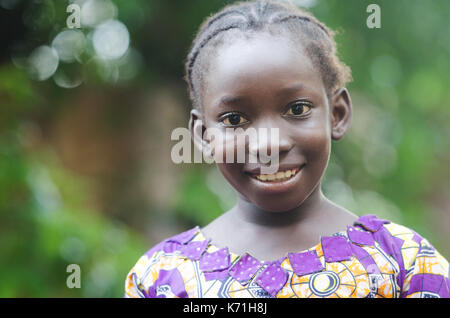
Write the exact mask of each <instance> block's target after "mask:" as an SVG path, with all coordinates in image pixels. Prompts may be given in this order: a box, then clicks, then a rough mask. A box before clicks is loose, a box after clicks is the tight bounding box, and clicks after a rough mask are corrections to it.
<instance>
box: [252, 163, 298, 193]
mask: <svg viewBox="0 0 450 318" xmlns="http://www.w3.org/2000/svg"><path fill="white" fill-rule="evenodd" d="M305 165H306V164H303V165H301V166H297V167H294V168H290V169H284V170H283V169H279V170H278V172H277V173H274V174H271V175H270V174H269V175H260V174H249V177H250V180H251V182H252V183H253V184H254V185H255V186H256V187H257V188H258V189H260V190H261V191H264V192H272V193H278V192H285V191H288V190H289V189H290V188H291V187H293V186H294V185H295V184H296V183H297V181H298V180H299V179H300V177H301V175H302V171H303V167H304V166H305Z"/></svg>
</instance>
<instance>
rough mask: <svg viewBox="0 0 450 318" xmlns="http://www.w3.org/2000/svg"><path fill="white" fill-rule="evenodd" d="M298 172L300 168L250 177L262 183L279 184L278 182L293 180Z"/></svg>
mask: <svg viewBox="0 0 450 318" xmlns="http://www.w3.org/2000/svg"><path fill="white" fill-rule="evenodd" d="M298 171H300V168H294V169H290V170H284V171H278V172H276V173H270V174H257V175H252V177H253V178H256V179H258V180H259V181H263V182H280V181H286V180H289V179H291V178H293V177H294V176H295V175H296V174H297V172H298Z"/></svg>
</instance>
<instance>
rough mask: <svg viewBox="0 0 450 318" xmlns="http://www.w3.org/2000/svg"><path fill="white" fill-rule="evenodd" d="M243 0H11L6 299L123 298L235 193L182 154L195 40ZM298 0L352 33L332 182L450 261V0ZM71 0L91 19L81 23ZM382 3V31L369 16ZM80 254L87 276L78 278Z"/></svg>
mask: <svg viewBox="0 0 450 318" xmlns="http://www.w3.org/2000/svg"><path fill="white" fill-rule="evenodd" d="M230 2H233V1H224V0H220V1H219V0H189V1H187V0H150V1H148V0H137V1H128V0H77V1H65V0H30V1H22V0H0V27H1V30H0V34H1V44H0V45H1V49H0V296H1V297H122V296H123V292H124V280H125V276H126V274H127V272H128V271H129V269H130V268H131V267H132V266H133V265H134V263H135V262H136V261H137V259H138V257H139V256H141V255H142V254H143V253H144V252H145V251H146V250H148V249H149V248H150V247H151V246H153V245H154V244H155V243H157V242H158V241H160V240H162V239H164V238H166V237H168V236H171V235H174V234H176V233H178V232H181V231H183V230H186V229H188V228H191V227H193V226H194V225H197V224H198V225H200V226H204V225H206V224H207V223H209V222H210V221H211V220H213V219H214V218H215V217H217V216H218V215H220V214H221V213H222V212H223V211H225V210H226V209H228V208H230V207H231V206H232V205H233V203H234V202H235V197H234V192H233V190H232V189H231V188H230V186H229V185H228V184H227V183H226V182H225V181H224V179H223V178H222V177H221V176H220V174H219V173H218V171H217V170H216V169H215V167H214V166H212V165H207V164H202V165H200V164H181V165H175V164H173V163H172V161H171V159H170V151H171V147H172V146H173V145H174V144H175V142H174V141H171V140H170V136H171V132H172V130H173V129H174V128H176V127H186V126H187V121H188V114H189V110H190V107H191V105H190V102H189V98H188V95H187V91H186V84H185V83H184V81H183V79H182V77H183V71H184V68H183V64H184V61H185V57H186V55H187V53H188V49H189V46H190V44H191V41H192V39H193V37H194V35H195V32H196V30H197V28H198V27H199V25H200V23H201V22H202V20H203V19H204V18H205V17H206V16H207V15H209V14H210V13H212V12H215V11H217V10H218V9H220V8H221V7H223V6H224V5H225V4H227V3H230ZM293 2H294V3H296V4H298V5H299V6H303V7H304V8H306V9H309V10H310V11H311V12H312V13H314V14H315V15H316V16H317V18H318V19H319V20H321V21H323V22H324V23H326V24H327V25H328V26H329V27H331V28H333V29H337V30H338V31H339V32H340V33H339V35H338V36H337V38H336V40H337V43H338V50H339V52H340V55H341V57H342V59H343V61H344V62H346V63H347V64H348V65H349V66H350V67H351V68H352V71H353V77H354V82H353V83H351V84H350V85H349V87H348V88H349V90H350V93H351V96H352V100H353V105H354V110H353V111H354V113H353V122H352V126H351V129H350V131H349V132H348V134H347V135H346V136H345V137H344V139H343V140H341V141H339V142H337V143H333V149H332V155H331V161H330V164H329V167H328V170H327V172H326V177H325V180H324V186H323V190H324V192H325V194H326V195H327V196H328V197H329V198H330V199H331V200H332V201H334V202H336V203H338V204H341V205H342V206H344V207H346V208H347V209H350V210H351V211H353V212H355V213H356V214H359V215H362V214H367V213H375V214H377V215H378V216H379V217H382V218H383V217H384V218H388V219H390V220H392V221H394V222H399V223H401V224H403V225H405V226H408V227H411V228H413V229H414V230H416V231H417V232H418V233H420V234H421V235H423V236H424V237H426V238H428V239H429V240H430V242H431V243H432V244H433V245H434V246H435V247H436V248H437V249H438V250H439V251H440V252H441V253H442V254H443V255H444V256H445V257H447V258H448V257H449V256H450V244H448V242H449V239H450V234H449V230H450V213H449V212H450V211H449V206H450V165H449V163H450V151H449V149H450V147H449V146H450V145H449V144H450V142H449V140H450V125H449V122H450V121H449V119H450V105H449V102H448V101H449V100H450V90H449V89H448V83H449V82H450V78H449V77H450V62H449V57H450V56H449V55H450V54H449V53H450V24H449V23H448V19H449V15H448V14H449V12H450V1H447V0H440V1H420V0H414V1H412V0H403V1H401V0H398V1H361V0H352V1H349V0H348V1H337V0H335V1H325V0H302V1H295V0H293ZM70 3H74V4H78V5H79V7H80V8H81V28H80V29H70V30H69V29H68V28H67V27H66V20H67V18H68V16H69V15H70V13H67V12H66V8H67V6H68V5H69V4H70ZM370 3H377V4H379V5H380V7H381V28H380V29H369V28H367V26H366V19H367V17H368V15H369V13H367V12H366V8H367V6H368V5H369V4H370ZM446 87H447V88H446ZM72 263H74V264H79V265H80V267H81V288H80V289H69V288H67V287H66V278H67V276H68V275H69V274H68V273H66V267H67V266H68V265H69V264H72Z"/></svg>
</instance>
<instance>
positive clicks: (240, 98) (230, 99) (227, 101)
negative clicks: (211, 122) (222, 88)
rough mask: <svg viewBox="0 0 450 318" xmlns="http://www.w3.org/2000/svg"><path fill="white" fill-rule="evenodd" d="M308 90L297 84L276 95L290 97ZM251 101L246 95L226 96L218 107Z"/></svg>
mask: <svg viewBox="0 0 450 318" xmlns="http://www.w3.org/2000/svg"><path fill="white" fill-rule="evenodd" d="M306 88H307V86H305V85H304V84H302V83H295V84H294V85H291V86H286V87H282V88H280V89H279V90H278V92H277V93H276V96H277V97H279V96H286V95H290V94H292V93H295V92H298V91H302V90H304V89H306ZM249 99H250V98H249V97H248V96H245V95H236V96H226V95H225V96H223V97H222V98H220V99H219V101H218V102H217V103H216V107H220V106H222V105H237V104H241V103H244V102H245V101H248V100H249Z"/></svg>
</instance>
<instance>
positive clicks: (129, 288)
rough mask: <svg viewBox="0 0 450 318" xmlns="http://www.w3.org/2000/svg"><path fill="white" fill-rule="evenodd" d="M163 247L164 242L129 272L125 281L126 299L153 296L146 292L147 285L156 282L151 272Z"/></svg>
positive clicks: (149, 252) (141, 258) (142, 257)
mask: <svg viewBox="0 0 450 318" xmlns="http://www.w3.org/2000/svg"><path fill="white" fill-rule="evenodd" d="M162 247H163V242H161V243H159V244H157V245H156V246H154V247H153V248H151V249H150V250H148V251H147V252H146V253H145V254H144V255H142V256H141V257H140V258H139V260H138V261H137V263H136V264H135V265H134V266H133V267H132V268H131V270H130V271H129V272H128V275H127V277H126V279H125V294H124V297H125V298H148V297H151V296H152V295H149V294H148V292H147V291H146V288H145V285H153V283H154V282H155V277H154V275H151V272H152V267H155V261H156V260H157V258H158V255H159V254H161V252H162ZM142 280H144V281H142Z"/></svg>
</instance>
